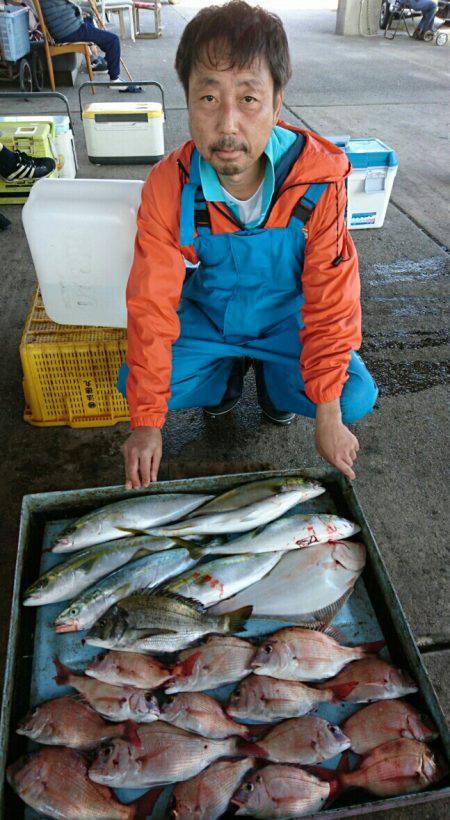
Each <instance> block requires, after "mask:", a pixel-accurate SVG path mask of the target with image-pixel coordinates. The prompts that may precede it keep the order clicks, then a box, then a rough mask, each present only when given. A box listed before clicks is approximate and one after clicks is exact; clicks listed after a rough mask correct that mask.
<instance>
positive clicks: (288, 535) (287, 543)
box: [198, 513, 364, 569]
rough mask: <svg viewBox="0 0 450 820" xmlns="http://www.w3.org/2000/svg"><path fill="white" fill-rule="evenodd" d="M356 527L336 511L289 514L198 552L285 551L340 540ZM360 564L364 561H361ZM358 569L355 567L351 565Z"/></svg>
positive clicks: (207, 546)
mask: <svg viewBox="0 0 450 820" xmlns="http://www.w3.org/2000/svg"><path fill="white" fill-rule="evenodd" d="M359 529H360V528H359V527H358V525H357V524H354V523H353V521H348V519H347V518H340V517H339V516H338V515H326V514H325V513H323V514H322V513H320V514H317V515H290V516H288V517H287V518H282V519H280V520H279V521H272V523H271V524H267V525H266V526H265V527H259V528H258V529H256V530H253V531H252V532H249V533H246V534H245V535H241V536H240V537H239V538H233V539H231V540H228V541H223V542H218V543H215V542H212V543H211V544H207V545H205V546H203V547H202V546H200V547H198V553H199V554H200V555H214V554H216V553H217V554H220V555H238V554H239V553H241V552H245V553H247V552H253V553H260V552H275V551H276V552H288V551H289V550H298V549H302V548H304V547H310V546H311V545H313V544H323V543H326V542H327V541H340V540H341V539H343V538H350V536H351V535H355V533H357V532H359ZM363 566H364V564H363ZM352 568H355V569H358V568H359V567H358V566H356V567H352Z"/></svg>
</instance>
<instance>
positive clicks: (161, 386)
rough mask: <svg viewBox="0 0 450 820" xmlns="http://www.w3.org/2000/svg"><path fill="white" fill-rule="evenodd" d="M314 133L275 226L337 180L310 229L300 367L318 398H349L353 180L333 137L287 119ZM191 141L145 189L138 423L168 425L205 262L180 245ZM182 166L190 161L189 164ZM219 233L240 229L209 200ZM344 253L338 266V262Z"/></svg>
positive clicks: (136, 299) (356, 289)
mask: <svg viewBox="0 0 450 820" xmlns="http://www.w3.org/2000/svg"><path fill="white" fill-rule="evenodd" d="M278 125H281V126H282V127H283V128H288V129H290V130H292V131H294V132H296V133H301V134H303V135H304V137H305V145H304V148H303V150H302V152H301V154H300V156H299V157H298V159H297V161H296V162H295V163H294V165H293V167H292V168H291V170H290V172H289V174H288V176H287V177H286V179H285V181H284V183H283V184H282V186H281V189H280V191H279V193H278V197H277V199H276V201H275V203H274V205H273V206H272V209H271V211H270V213H269V216H268V218H266V222H265V227H266V228H276V227H285V226H286V225H287V223H288V222H289V219H290V218H291V215H292V212H293V210H294V208H295V206H296V205H297V203H298V201H299V199H300V198H301V197H302V196H303V195H304V194H305V192H306V190H307V188H308V186H309V185H310V184H311V183H314V182H319V183H321V182H328V183H330V184H329V185H328V186H327V188H326V190H325V191H324V193H323V195H322V196H321V197H320V199H319V202H318V203H317V205H316V207H315V209H314V211H313V213H312V216H311V217H310V219H309V221H308V223H307V225H306V227H305V231H307V241H306V249H305V258H304V265H303V271H301V270H300V269H299V276H301V279H302V288H303V294H304V299H305V301H304V304H303V306H302V309H301V310H302V320H303V325H304V327H303V328H302V329H301V330H300V341H301V345H302V348H301V355H300V362H299V367H300V368H301V374H302V377H303V380H304V384H305V392H306V395H307V396H308V398H309V399H310V400H311V401H312V402H314V403H315V404H319V403H323V402H328V401H332V400H333V399H337V398H339V397H340V395H341V392H342V388H343V385H344V383H345V381H346V380H347V378H348V376H347V367H348V363H349V360H350V354H351V351H352V350H358V348H359V347H360V345H361V304H360V280H359V270H358V258H357V254H356V250H355V246H354V244H353V240H352V239H351V237H350V235H349V234H348V232H347V229H346V226H345V205H346V190H345V179H346V177H348V175H349V174H350V171H351V165H350V162H349V161H348V159H347V157H346V156H345V154H344V153H343V152H342V151H341V150H340V149H339V148H337V147H336V146H335V145H333V143H331V142H329V141H328V140H326V139H324V138H323V137H320V136H318V135H317V134H314V133H312V132H310V131H304V130H303V129H300V128H296V127H294V126H292V125H289V124H287V123H284V122H282V121H280V122H279V123H278ZM193 149H194V143H193V141H192V140H189V141H188V142H185V143H184V144H183V145H182V146H181V147H179V148H177V149H176V150H175V151H173V152H172V153H171V154H169V156H168V157H166V158H165V159H163V160H161V161H160V162H159V163H158V164H157V165H155V167H154V168H153V170H152V171H151V173H150V174H149V176H148V178H147V181H146V183H145V185H144V187H143V191H142V201H141V206H140V209H139V213H138V220H137V225H138V227H137V235H136V241H135V250H134V260H133V265H132V268H131V272H130V277H129V281H128V286H127V309H128V355H127V363H128V367H129V369H130V372H129V375H128V379H127V398H128V404H129V408H130V418H131V427H132V429H134V428H135V427H139V426H142V425H146V426H152V427H162V426H163V425H164V422H165V418H166V414H167V402H168V400H169V398H170V378H171V368H172V345H173V343H174V342H175V341H176V339H177V338H178V336H179V334H180V322H179V319H178V315H177V308H178V305H179V302H180V298H181V291H182V288H183V282H184V278H185V270H186V268H185V259H187V260H189V261H190V262H191V263H193V264H197V263H198V262H199V259H198V258H197V255H196V252H195V249H194V246H193V245H190V246H181V245H180V205H181V191H182V188H183V185H184V183H185V182H186V178H185V174H184V171H183V170H182V169H183V168H184V169H186V170H187V172H189V165H190V157H191V154H192V151H193ZM180 166H181V167H180ZM207 207H208V211H209V215H210V220H211V230H212V233H213V234H219V233H229V232H232V231H237V230H239V227H238V226H237V225H236V224H235V223H234V222H233V221H232V219H228V218H227V216H226V214H225V213H224V212H223V210H222V208H221V209H220V210H219V209H217V208H215V207H214V203H210V202H208V203H207ZM337 259H340V261H339V264H337V265H336V264H335V265H333V261H334V262H335V263H336V260H337Z"/></svg>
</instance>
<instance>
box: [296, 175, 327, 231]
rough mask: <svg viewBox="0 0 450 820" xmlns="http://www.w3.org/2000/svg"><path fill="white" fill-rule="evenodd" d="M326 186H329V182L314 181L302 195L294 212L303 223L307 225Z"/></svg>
mask: <svg viewBox="0 0 450 820" xmlns="http://www.w3.org/2000/svg"><path fill="white" fill-rule="evenodd" d="M326 188H328V182H313V183H312V184H311V185H310V186H309V188H308V189H307V191H306V193H304V194H303V196H302V197H300V199H299V201H298V202H297V205H296V206H295V208H294V210H293V212H292V213H293V216H295V217H297V219H298V220H299V221H300V222H302V224H303V225H306V223H307V221H308V219H309V218H310V217H311V215H312V213H313V211H314V208H315V207H316V205H317V203H318V201H319V199H320V197H321V196H322V194H323V192H324V191H325V189H326Z"/></svg>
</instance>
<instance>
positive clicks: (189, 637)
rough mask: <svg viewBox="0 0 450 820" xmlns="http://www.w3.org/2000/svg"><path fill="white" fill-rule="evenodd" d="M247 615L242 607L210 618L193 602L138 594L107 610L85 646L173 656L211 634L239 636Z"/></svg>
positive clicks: (150, 593) (248, 610)
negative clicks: (237, 634)
mask: <svg viewBox="0 0 450 820" xmlns="http://www.w3.org/2000/svg"><path fill="white" fill-rule="evenodd" d="M251 611H252V608H251V607H244V608H243V609H239V610H237V611H235V612H230V613H229V614H228V615H220V616H214V615H210V614H209V613H208V612H207V611H206V610H205V607H204V606H203V605H202V604H200V603H198V602H197V601H191V600H189V599H188V598H182V597H181V596H179V595H175V594H174V593H169V592H166V593H159V592H147V591H146V590H142V591H141V592H136V593H134V595H130V596H129V597H128V598H124V599H123V600H121V601H119V603H118V604H116V605H115V606H113V607H111V609H109V610H108V612H106V613H105V614H104V615H103V616H102V617H101V618H100V620H99V621H98V622H97V623H96V624H95V626H94V627H93V629H91V631H90V632H89V634H88V637H87V638H86V642H87V643H89V644H93V645H94V646H105V647H108V648H115V647H117V648H122V649H129V650H131V651H146V652H152V651H153V652H158V651H159V652H175V651H177V650H178V649H184V648H185V647H186V646H187V645H188V644H190V643H192V642H193V641H195V640H197V639H198V638H202V637H203V636H204V635H207V634H209V633H211V632H215V633H218V634H223V635H229V634H230V633H233V632H240V631H241V630H242V629H243V628H244V626H245V623H246V621H247V619H248V618H249V617H250V615H251Z"/></svg>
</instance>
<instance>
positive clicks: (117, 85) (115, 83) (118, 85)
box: [110, 77, 128, 91]
mask: <svg viewBox="0 0 450 820" xmlns="http://www.w3.org/2000/svg"><path fill="white" fill-rule="evenodd" d="M110 85H111V86H112V88H113V90H114V91H116V90H117V89H118V90H119V91H120V89H122V88H126V87H127V85H128V83H127V81H126V80H122V77H116V79H115V80H110Z"/></svg>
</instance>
